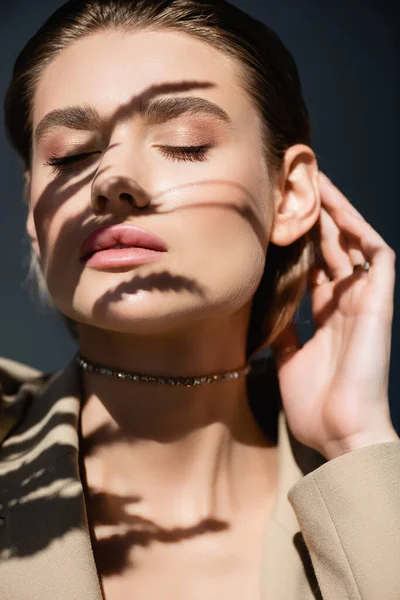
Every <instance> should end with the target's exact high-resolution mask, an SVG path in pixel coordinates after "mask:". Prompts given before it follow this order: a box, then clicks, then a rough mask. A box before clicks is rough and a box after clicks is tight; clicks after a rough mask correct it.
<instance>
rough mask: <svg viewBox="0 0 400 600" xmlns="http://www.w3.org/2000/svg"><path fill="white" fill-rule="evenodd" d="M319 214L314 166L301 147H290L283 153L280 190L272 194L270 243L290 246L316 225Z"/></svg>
mask: <svg viewBox="0 0 400 600" xmlns="http://www.w3.org/2000/svg"><path fill="white" fill-rule="evenodd" d="M320 213H321V197H320V191H319V182H318V165H317V160H316V158H315V154H314V152H313V151H312V149H311V148H310V147H309V146H306V145H305V144H295V145H293V146H290V148H288V149H287V151H286V153H285V158H284V165H283V172H282V175H281V178H280V189H279V190H277V191H276V193H275V220H274V225H273V228H272V231H271V235H270V242H272V243H274V244H276V245H277V246H288V245H289V244H292V243H293V242H295V241H296V240H297V239H299V238H300V237H301V236H303V235H304V234H305V233H307V231H309V230H310V229H311V228H312V226H313V225H314V224H315V223H316V222H317V220H318V218H319V216H320Z"/></svg>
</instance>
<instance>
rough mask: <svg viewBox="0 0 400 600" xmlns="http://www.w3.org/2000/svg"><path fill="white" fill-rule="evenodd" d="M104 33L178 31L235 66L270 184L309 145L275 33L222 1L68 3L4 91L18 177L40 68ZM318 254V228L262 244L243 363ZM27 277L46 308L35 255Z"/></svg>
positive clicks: (284, 320) (270, 333)
mask: <svg viewBox="0 0 400 600" xmlns="http://www.w3.org/2000/svg"><path fill="white" fill-rule="evenodd" d="M110 29H116V30H121V31H138V30H151V31H157V30H174V31H182V32H184V33H187V34H189V35H191V36H193V37H195V38H197V39H199V40H202V41H203V42H205V43H207V44H209V45H210V46H213V47H214V48H216V49H218V50H220V51H221V52H223V53H225V54H226V55H228V56H229V57H232V58H233V59H235V60H236V61H237V63H238V64H239V66H241V67H242V68H241V69H239V73H240V75H239V76H240V83H241V84H242V86H243V88H244V90H245V91H246V92H247V93H248V95H249V97H250V98H251V99H252V100H253V102H254V105H255V107H256V109H257V110H258V111H259V114H260V115H261V117H262V132H261V133H262V151H263V155H264V157H265V161H266V165H267V167H268V170H269V173H270V178H271V181H274V180H275V177H278V176H279V175H280V173H281V168H282V165H283V158H284V155H285V152H286V150H287V148H289V147H290V146H292V145H294V144H297V143H302V144H306V145H308V146H310V145H311V126H310V119H309V115H308V111H307V107H306V105H305V102H304V99H303V95H302V88H301V83H300V79H299V74H298V70H297V67H296V64H295V62H294V60H293V57H292V55H291V54H290V52H289V50H288V49H287V48H286V47H285V45H284V44H283V43H282V41H281V40H280V38H279V37H278V36H277V34H276V33H274V32H273V31H272V30H271V29H270V28H269V27H268V26H267V25H265V24H264V23H262V22H261V21H258V20H257V19H254V18H252V17H251V16H250V15H248V14H247V13H245V12H243V11H242V10H240V9H239V8H237V7H235V6H233V5H231V4H229V3H228V2H226V1H225V0H70V1H69V2H67V3H66V4H64V5H63V6H61V8H59V9H58V10H56V11H55V12H54V13H53V14H52V15H51V16H50V17H49V18H48V19H47V21H45V23H44V24H43V25H42V27H41V28H40V29H39V30H38V31H37V33H36V34H35V35H34V36H33V37H32V38H31V39H30V40H29V41H28V43H27V44H26V45H25V47H24V48H23V49H22V51H21V52H20V54H19V56H18V57H17V60H16V62H15V65H14V69H13V73H12V80H11V83H10V85H9V87H8V90H7V93H6V97H5V104H4V114H5V129H6V133H7V135H8V137H9V139H10V142H11V144H12V145H13V147H14V148H15V149H16V151H17V152H18V154H19V156H20V157H21V159H22V161H23V165H24V169H25V170H30V168H31V153H32V112H33V99H34V94H35V90H36V87H37V84H38V81H39V79H40V76H41V74H42V72H43V69H44V68H45V67H46V66H47V65H48V64H49V63H50V62H51V61H52V60H53V59H54V58H55V57H56V55H57V54H58V53H59V52H61V51H62V50H63V48H65V47H66V46H68V45H69V44H71V43H73V42H74V41H75V40H78V39H80V38H82V37H84V36H87V35H90V34H91V33H93V32H99V31H104V30H110ZM133 60H134V59H133ZM77 68H79V67H77ZM318 248H319V229H318V228H317V227H316V226H314V227H313V228H312V229H311V230H310V231H309V232H308V233H307V234H306V235H304V236H302V237H301V238H300V239H298V240H296V241H295V242H293V243H292V244H290V245H289V246H285V247H280V246H279V247H278V246H276V245H274V244H273V243H269V245H268V250H267V258H266V263H265V268H264V273H263V277H262V280H261V282H260V285H259V287H258V289H257V291H256V293H255V295H254V298H253V304H252V312H251V319H250V324H249V331H248V338H247V347H246V358H247V359H249V358H250V357H251V356H252V355H254V354H255V353H256V352H258V351H259V350H260V349H261V348H263V347H265V346H268V345H270V344H271V343H273V342H274V340H275V339H276V338H277V337H278V335H279V334H280V333H281V332H282V331H283V330H284V329H285V328H286V327H287V326H288V325H289V323H290V322H291V320H292V319H293V317H294V315H295V313H296V310H297V308H298V306H299V303H300V301H301V298H302V296H303V294H304V292H305V290H306V286H307V276H308V272H309V269H310V268H311V267H312V266H313V264H314V261H315V259H316V255H317V252H318ZM32 275H33V276H34V278H35V279H36V282H37V284H38V290H39V295H40V297H41V301H42V302H46V301H47V302H48V304H49V305H50V306H51V305H52V301H51V298H50V297H49V293H48V291H47V286H46V283H45V280H44V277H43V274H42V272H41V269H40V267H39V264H38V262H37V259H36V257H35V255H34V253H33V250H31V264H30V273H29V277H31V276H32ZM53 306H54V305H53ZM63 319H64V320H65V322H66V324H67V326H68V329H69V331H70V333H71V334H72V335H73V336H74V337H75V338H76V337H77V330H76V323H75V322H74V321H73V320H72V319H70V318H68V317H66V316H64V315H63Z"/></svg>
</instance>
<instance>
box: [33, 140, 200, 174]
mask: <svg viewBox="0 0 400 600" xmlns="http://www.w3.org/2000/svg"><path fill="white" fill-rule="evenodd" d="M158 148H159V149H160V152H161V153H162V154H163V155H165V156H166V157H167V158H169V159H171V160H174V161H180V162H186V161H191V162H195V161H199V162H200V161H204V160H205V159H206V156H207V153H208V151H209V150H210V148H211V145H210V144H203V145H202V146H158ZM96 154H100V152H85V153H83V154H75V155H71V156H59V157H58V156H51V157H50V159H49V160H48V161H47V162H46V163H44V164H45V166H46V167H52V169H53V173H55V174H57V175H59V174H60V173H63V172H69V171H75V170H76V169H77V168H79V167H82V166H84V165H86V164H88V163H89V162H91V161H92V160H93V156H94V155H96Z"/></svg>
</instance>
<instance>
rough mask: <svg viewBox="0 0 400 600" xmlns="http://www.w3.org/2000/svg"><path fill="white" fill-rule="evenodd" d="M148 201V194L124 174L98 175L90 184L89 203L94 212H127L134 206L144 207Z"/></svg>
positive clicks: (122, 213)
mask: <svg viewBox="0 0 400 600" xmlns="http://www.w3.org/2000/svg"><path fill="white" fill-rule="evenodd" d="M149 201H150V199H149V197H148V195H147V194H146V192H145V191H144V190H143V189H142V188H141V187H140V186H139V185H138V184H137V183H136V181H135V180H134V179H132V178H131V177H128V176H125V175H112V176H108V177H105V176H104V175H103V176H102V175H99V176H98V177H96V179H95V180H94V182H93V185H92V193H91V204H92V207H93V211H94V212H95V213H96V214H103V213H104V212H106V211H109V212H113V213H117V214H120V215H124V214H129V213H131V212H132V208H133V207H134V206H136V207H137V208H145V207H146V206H147V205H148V204H149Z"/></svg>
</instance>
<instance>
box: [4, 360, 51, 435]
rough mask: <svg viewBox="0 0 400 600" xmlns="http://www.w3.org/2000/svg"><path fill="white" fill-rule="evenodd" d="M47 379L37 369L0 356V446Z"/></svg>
mask: <svg viewBox="0 0 400 600" xmlns="http://www.w3.org/2000/svg"><path fill="white" fill-rule="evenodd" d="M49 377H50V374H48V373H44V372H42V371H40V370H39V369H35V368H34V367H31V366H29V365H27V364H25V363H22V362H18V361H16V360H12V359H10V358H6V357H3V356H0V445H1V444H2V442H3V440H4V439H5V437H6V436H7V435H8V434H9V433H10V431H11V429H12V428H13V427H14V426H15V425H16V423H17V422H18V421H19V420H20V418H21V416H22V414H23V413H24V410H25V408H26V407H27V405H28V403H29V400H30V398H32V396H33V395H34V394H37V393H38V392H39V391H40V390H41V389H42V387H43V385H44V383H45V382H46V381H47V380H48V378H49Z"/></svg>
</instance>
